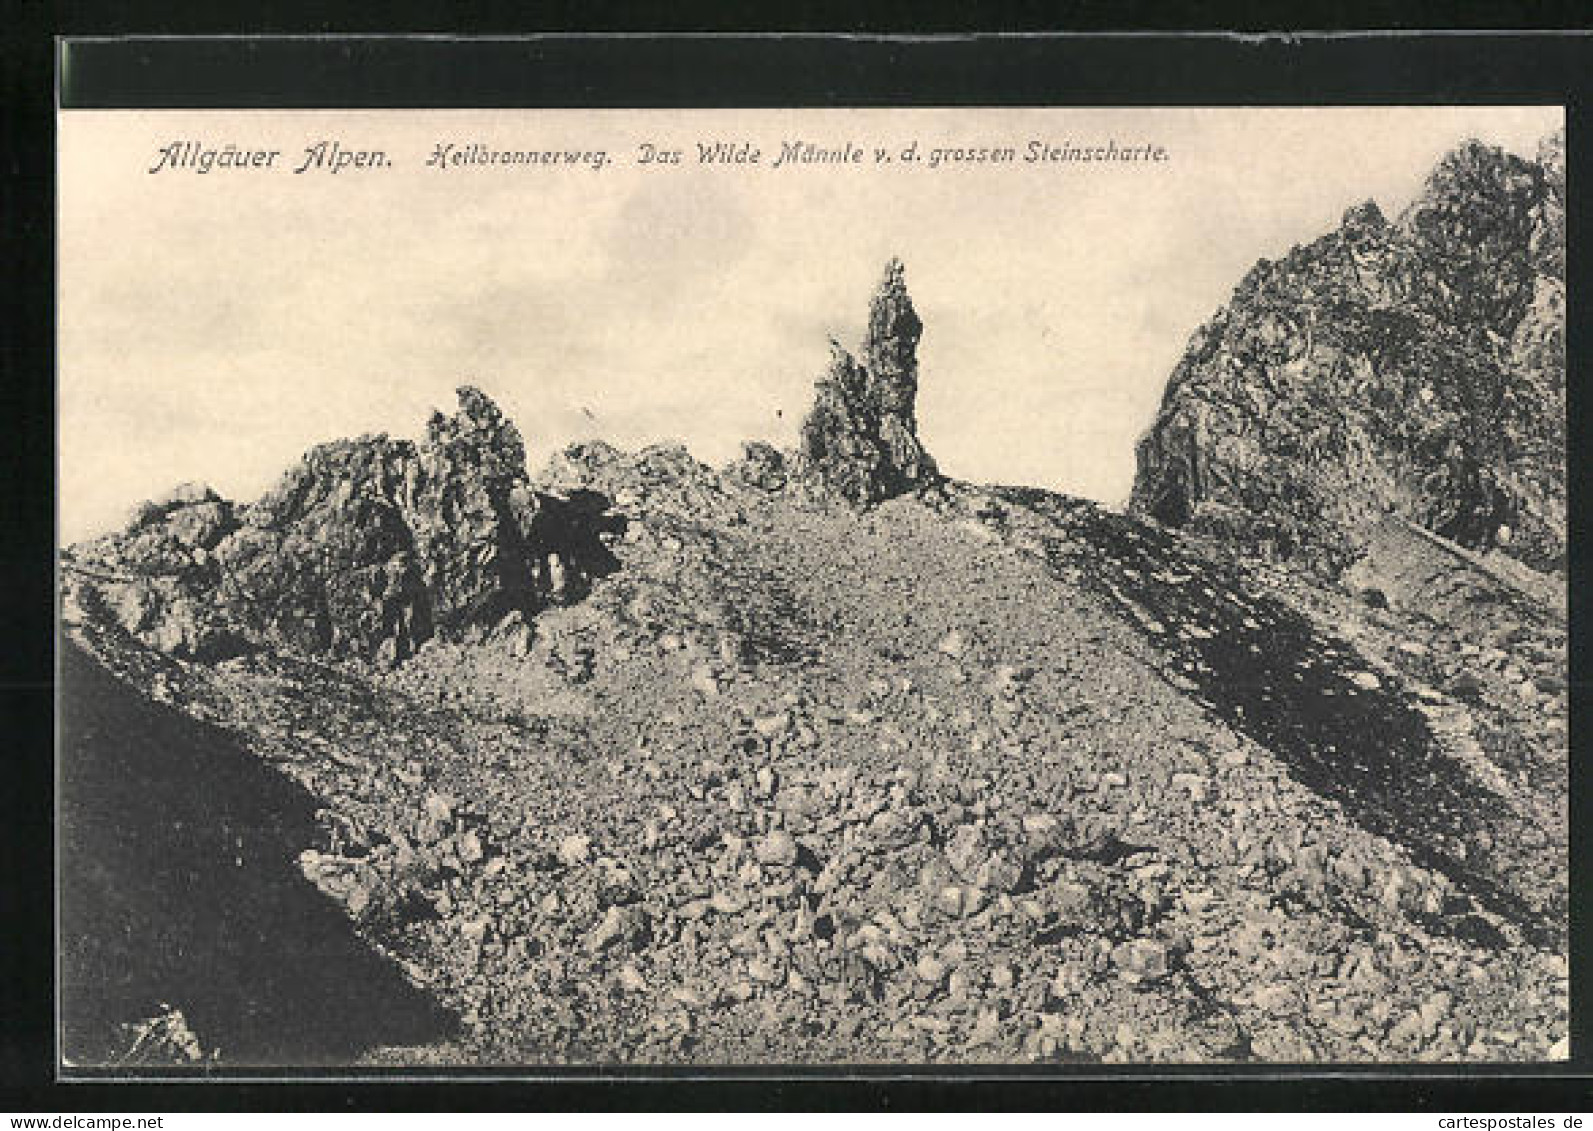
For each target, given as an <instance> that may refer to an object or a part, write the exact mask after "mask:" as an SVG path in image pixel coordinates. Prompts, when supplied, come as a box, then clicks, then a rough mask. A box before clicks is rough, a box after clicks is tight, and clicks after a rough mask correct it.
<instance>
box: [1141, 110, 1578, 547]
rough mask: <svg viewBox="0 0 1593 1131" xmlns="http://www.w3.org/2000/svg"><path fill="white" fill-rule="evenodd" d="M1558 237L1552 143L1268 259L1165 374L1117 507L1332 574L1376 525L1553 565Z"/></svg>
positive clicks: (1560, 537)
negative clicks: (1127, 500)
mask: <svg viewBox="0 0 1593 1131" xmlns="http://www.w3.org/2000/svg"><path fill="white" fill-rule="evenodd" d="M1564 241H1565V158H1564V148H1563V138H1562V137H1561V136H1560V135H1556V136H1554V137H1551V138H1549V139H1547V140H1545V142H1544V143H1543V145H1542V146H1541V147H1540V152H1539V153H1538V156H1537V159H1536V160H1535V161H1525V160H1522V159H1520V158H1518V157H1515V156H1513V155H1511V154H1508V153H1505V152H1503V151H1501V150H1499V149H1496V148H1492V147H1488V146H1484V145H1481V144H1478V143H1475V142H1473V143H1470V144H1468V145H1466V146H1464V147H1463V148H1461V149H1459V150H1456V151H1455V152H1453V153H1451V154H1449V155H1448V156H1447V157H1446V158H1445V159H1444V160H1443V161H1442V162H1441V163H1440V165H1439V166H1438V168H1437V169H1436V170H1435V171H1434V172H1433V174H1432V175H1431V177H1430V178H1429V179H1428V181H1427V184H1426V186H1425V188H1424V189H1423V191H1422V193H1421V195H1420V196H1419V197H1418V199H1417V200H1416V201H1415V202H1414V203H1413V204H1412V205H1411V206H1410V207H1409V208H1408V209H1407V210H1406V211H1405V212H1404V214H1403V215H1402V216H1400V217H1399V219H1398V220H1397V221H1396V222H1394V223H1389V222H1387V221H1386V220H1385V219H1384V217H1383V215H1382V213H1381V211H1380V210H1379V209H1378V207H1377V205H1376V204H1374V203H1371V202H1367V203H1366V204H1363V205H1360V206H1357V207H1355V208H1352V209H1350V210H1349V211H1348V212H1347V213H1346V214H1345V216H1344V220H1343V223H1342V224H1341V226H1340V227H1339V229H1338V230H1337V231H1335V232H1333V233H1331V234H1329V235H1327V236H1324V237H1322V238H1321V239H1319V240H1317V241H1315V242H1314V243H1311V244H1308V245H1305V246H1303V247H1297V248H1295V249H1294V250H1293V251H1291V252H1290V253H1289V254H1288V255H1287V256H1285V257H1284V258H1283V259H1282V260H1280V261H1278V262H1275V263H1274V262H1269V261H1266V260H1263V261H1261V262H1260V263H1258V264H1257V265H1256V266H1255V268H1254V269H1253V270H1252V271H1251V272H1250V273H1249V274H1248V275H1247V276H1246V277H1245V279H1244V280H1243V281H1242V282H1241V283H1240V284H1239V286H1238V288H1237V289H1236V290H1235V291H1234V294H1233V297H1232V298H1231V300H1230V301H1229V303H1228V305H1227V307H1226V308H1224V309H1223V310H1220V311H1218V313H1217V314H1216V315H1215V316H1214V317H1213V318H1212V319H1211V320H1210V321H1209V322H1208V323H1207V324H1206V325H1205V326H1203V327H1201V328H1200V329H1199V330H1198V331H1197V332H1196V333H1195V335H1194V336H1193V338H1192V339H1191V340H1190V343H1189V346H1188V349H1187V351H1186V352H1185V354H1184V357H1183V360H1182V361H1181V362H1180V363H1179V364H1178V367H1177V368H1176V370H1175V371H1174V373H1173V375H1172V378H1171V380H1170V381H1169V383H1168V387H1167V392H1166V395H1165V397H1164V399H1163V402H1162V406H1161V409H1160V411H1159V413H1158V414H1157V417H1156V420H1155V422H1154V423H1153V424H1152V425H1151V427H1150V429H1149V431H1148V432H1147V433H1146V434H1145V436H1144V437H1143V439H1142V440H1141V441H1140V445H1139V449H1138V474H1137V477H1136V480H1135V484H1134V491H1133V496H1132V501H1131V504H1130V505H1131V510H1132V512H1133V513H1135V514H1139V515H1144V516H1148V517H1151V518H1154V519H1156V520H1158V521H1160V522H1163V523H1166V524H1168V525H1172V526H1180V527H1188V528H1190V529H1194V530H1198V531H1203V532H1207V533H1212V534H1216V535H1219V536H1222V537H1226V538H1230V539H1233V540H1235V541H1237V542H1238V543H1239V544H1241V545H1243V546H1246V547H1248V548H1252V549H1256V550H1260V551H1262V552H1264V553H1270V554H1273V555H1277V556H1281V557H1291V558H1296V559H1303V560H1306V561H1310V562H1313V563H1315V564H1318V565H1320V566H1323V567H1325V568H1327V569H1329V570H1336V569H1338V568H1341V567H1343V566H1344V565H1345V564H1347V563H1348V562H1349V561H1351V560H1353V559H1354V558H1355V557H1356V556H1357V555H1358V554H1359V553H1360V552H1361V550H1362V549H1363V547H1364V532H1365V531H1367V530H1368V529H1369V528H1370V527H1371V526H1372V525H1374V524H1375V523H1376V522H1377V521H1378V520H1381V519H1382V518H1383V517H1384V516H1394V517H1396V518H1400V519H1408V520H1410V521H1412V522H1414V523H1416V524H1418V525H1420V526H1421V527H1423V528H1425V529H1427V530H1429V531H1432V532H1433V533H1436V534H1439V535H1441V536H1443V537H1444V538H1446V539H1449V540H1451V541H1453V542H1456V543H1458V544H1460V545H1461V546H1464V547H1468V548H1472V549H1489V548H1496V549H1498V550H1499V551H1501V552H1503V553H1505V554H1508V555H1510V556H1512V557H1514V558H1516V559H1517V560H1519V561H1522V562H1525V563H1527V564H1528V565H1531V566H1533V567H1534V568H1536V569H1540V570H1558V569H1562V568H1563V566H1564V560H1565V464H1564V460H1565V342H1564V324H1565V248H1564Z"/></svg>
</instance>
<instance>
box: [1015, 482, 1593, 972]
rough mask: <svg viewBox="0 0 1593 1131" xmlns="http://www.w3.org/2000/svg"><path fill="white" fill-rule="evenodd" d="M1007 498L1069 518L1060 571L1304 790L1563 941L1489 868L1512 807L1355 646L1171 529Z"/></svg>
mask: <svg viewBox="0 0 1593 1131" xmlns="http://www.w3.org/2000/svg"><path fill="white" fill-rule="evenodd" d="M999 494H1000V495H1001V496H1002V497H1004V498H1006V499H1009V500H1011V501H1012V502H1014V503H1018V504H1019V505H1022V506H1025V507H1027V508H1029V509H1031V510H1033V511H1035V512H1037V513H1040V514H1043V515H1047V516H1048V517H1052V518H1055V519H1057V520H1058V521H1059V522H1060V523H1061V524H1062V525H1063V526H1064V527H1065V529H1066V531H1067V533H1069V534H1071V535H1072V536H1073V537H1072V540H1069V541H1066V542H1063V541H1061V540H1059V541H1058V542H1057V543H1055V544H1054V545H1052V544H1048V547H1047V549H1048V553H1049V554H1050V555H1051V557H1052V560H1053V564H1055V565H1061V564H1063V562H1064V561H1066V562H1067V563H1069V564H1071V565H1074V566H1076V567H1083V569H1084V571H1085V575H1086V580H1087V581H1088V583H1090V584H1092V585H1095V586H1097V587H1098V588H1099V589H1101V590H1102V591H1104V592H1105V593H1106V594H1107V595H1108V596H1110V598H1111V599H1112V600H1113V601H1114V602H1115V603H1116V604H1117V605H1118V607H1119V608H1121V609H1123V610H1124V611H1125V612H1126V613H1127V614H1128V619H1129V620H1130V621H1131V622H1132V623H1134V624H1136V625H1137V626H1138V627H1139V629H1140V631H1141V632H1142V633H1143V634H1144V636H1145V637H1146V639H1147V640H1149V641H1150V642H1151V643H1152V644H1154V645H1155V646H1156V647H1157V648H1158V649H1160V650H1161V651H1163V652H1164V653H1165V654H1166V655H1167V656H1168V658H1169V661H1170V666H1171V667H1172V669H1173V670H1174V671H1176V672H1178V673H1179V674H1180V675H1181V677H1182V679H1184V680H1187V681H1188V683H1187V684H1186V686H1189V687H1192V688H1193V690H1192V691H1191V694H1192V695H1193V696H1194V697H1196V698H1197V699H1200V700H1203V701H1204V702H1206V703H1207V704H1208V705H1209V706H1210V709H1211V710H1212V711H1213V712H1214V713H1216V714H1217V715H1218V716H1219V717H1221V718H1222V719H1223V720H1224V722H1226V723H1227V724H1228V725H1229V726H1231V727H1233V728H1234V729H1235V730H1237V731H1240V732H1241V733H1243V734H1245V735H1247V736H1248V737H1250V738H1252V739H1253V740H1255V741H1256V742H1259V743H1260V744H1262V745H1263V746H1266V747H1267V748H1268V749H1269V750H1272V751H1273V752H1274V753H1275V754H1277V755H1278V756H1279V757H1280V758H1282V759H1283V761H1284V762H1285V763H1286V764H1287V765H1288V766H1289V768H1290V770H1291V771H1292V772H1293V774H1294V776H1295V778H1296V779H1297V780H1298V781H1300V782H1301V783H1302V784H1303V785H1305V786H1307V787H1309V788H1311V789H1313V790H1315V791H1316V792H1317V793H1319V794H1321V795H1322V796H1324V797H1329V798H1333V799H1335V800H1337V801H1338V802H1339V803H1340V804H1341V805H1342V806H1343V807H1344V809H1345V812H1346V813H1347V814H1348V815H1349V816H1350V818H1351V819H1352V820H1354V821H1355V822H1356V823H1357V824H1359V825H1360V826H1361V827H1363V828H1365V829H1367V830H1368V831H1370V832H1372V833H1375V834H1377V835H1379V836H1384V837H1387V838H1388V839H1390V840H1392V841H1395V842H1397V843H1399V844H1401V845H1403V846H1404V847H1405V848H1406V849H1407V850H1408V851H1409V852H1410V853H1411V856H1412V858H1413V859H1414V860H1415V861H1416V862H1417V863H1418V864H1420V865H1422V866H1423V867H1426V868H1430V869H1432V870H1434V871H1437V872H1441V873H1442V874H1444V875H1445V876H1447V877H1448V878H1449V879H1450V880H1451V881H1452V882H1453V883H1454V884H1455V885H1456V887H1457V888H1458V889H1459V890H1460V891H1462V892H1465V893H1466V894H1468V895H1470V896H1471V897H1472V898H1474V899H1475V900H1476V901H1477V902H1478V903H1479V904H1481V905H1482V906H1483V907H1485V908H1487V909H1488V910H1489V911H1491V912H1493V913H1495V914H1497V915H1500V916H1502V917H1504V918H1505V919H1507V920H1509V921H1510V922H1511V923H1513V924H1515V925H1516V926H1517V927H1519V928H1520V929H1521V930H1522V932H1523V933H1524V935H1525V936H1526V937H1527V938H1528V939H1529V940H1530V941H1532V942H1533V943H1534V944H1535V945H1545V946H1546V945H1556V943H1555V940H1556V939H1557V938H1559V937H1563V933H1564V929H1565V928H1564V924H1563V923H1561V924H1557V925H1556V924H1553V923H1551V922H1549V921H1547V917H1546V916H1545V915H1544V913H1543V912H1541V911H1539V910H1537V909H1535V908H1533V907H1532V906H1530V905H1529V904H1528V903H1527V902H1526V901H1524V900H1523V899H1521V898H1520V897H1519V896H1518V895H1516V894H1515V893H1514V892H1512V891H1511V890H1510V889H1509V888H1508V887H1507V886H1506V885H1505V883H1503V882H1502V881H1501V873H1502V872H1504V871H1507V870H1508V869H1507V866H1504V865H1503V863H1502V861H1501V860H1499V859H1498V858H1495V859H1494V860H1493V861H1492V865H1493V866H1492V867H1489V866H1488V865H1489V860H1488V857H1489V855H1490V854H1489V853H1488V852H1486V851H1485V850H1484V849H1483V848H1482V847H1481V846H1480V845H1479V840H1478V834H1479V832H1483V831H1487V832H1489V833H1490V834H1491V835H1492V837H1493V840H1494V842H1495V843H1499V844H1509V843H1511V839H1512V833H1511V831H1510V830H1509V828H1508V826H1506V825H1504V823H1503V820H1502V818H1503V816H1504V814H1505V813H1506V807H1505V805H1504V803H1503V801H1502V800H1501V799H1500V798H1499V797H1498V796H1497V795H1496V794H1494V793H1493V792H1491V791H1490V790H1488V789H1487V788H1486V787H1484V786H1483V785H1482V783H1480V782H1478V781H1477V780H1476V778H1475V777H1473V776H1472V775H1470V774H1468V773H1467V772H1466V771H1465V770H1464V768H1463V767H1462V766H1460V765H1459V764H1458V763H1456V762H1455V761H1454V760H1453V759H1452V758H1450V757H1448V756H1447V755H1446V754H1445V753H1444V752H1443V750H1442V748H1441V747H1440V746H1439V745H1438V743H1437V741H1436V740H1435V739H1434V738H1433V735H1432V733H1431V731H1430V730H1429V729H1428V726H1427V721H1426V719H1425V718H1424V717H1423V716H1422V715H1421V714H1420V713H1419V712H1417V711H1415V710H1413V709H1411V708H1410V707H1409V706H1408V705H1407V704H1406V703H1405V702H1404V700H1403V699H1402V698H1401V697H1400V696H1399V695H1398V694H1397V693H1394V692H1392V691H1390V690H1388V689H1386V688H1383V687H1380V686H1379V687H1372V686H1369V681H1368V685H1367V686H1363V685H1362V684H1359V683H1357V682H1355V681H1354V680H1352V678H1351V676H1352V675H1353V674H1355V673H1357V672H1362V673H1364V672H1366V671H1367V668H1366V666H1365V662H1364V661H1363V660H1361V659H1360V658H1359V657H1358V656H1357V654H1356V653H1355V651H1354V649H1353V648H1351V647H1350V646H1349V645H1348V644H1345V643H1343V642H1341V641H1338V640H1335V639H1333V638H1330V637H1325V636H1323V635H1321V634H1319V633H1317V632H1316V631H1315V630H1314V628H1313V626H1312V625H1311V623H1310V621H1308V620H1307V619H1306V618H1305V617H1303V616H1301V615H1300V614H1298V613H1296V612H1294V611H1293V610H1292V609H1290V608H1288V607H1287V606H1286V605H1284V604H1282V603H1281V602H1279V601H1277V600H1275V599H1272V598H1269V597H1266V596H1264V595H1261V594H1258V593H1257V592H1256V586H1255V584H1254V583H1253V582H1250V581H1248V580H1247V579H1246V578H1245V576H1244V575H1243V573H1242V572H1241V571H1240V570H1239V569H1238V568H1237V567H1235V566H1231V565H1225V564H1222V563H1218V562H1213V561H1210V560H1208V559H1206V558H1204V557H1202V558H1196V557H1195V556H1193V555H1191V554H1188V553H1186V552H1184V551H1182V550H1181V549H1180V548H1179V547H1178V546H1177V544H1176V542H1175V541H1174V539H1173V538H1172V537H1171V536H1170V535H1169V534H1168V533H1166V532H1165V531H1162V530H1158V529H1156V528H1154V527H1147V526H1144V525H1141V524H1138V523H1135V522H1133V521H1131V520H1129V519H1126V518H1123V517H1121V516H1116V515H1111V514H1107V513H1104V512H1102V511H1099V510H1097V509H1096V508H1094V507H1088V506H1079V505H1076V504H1074V505H1069V503H1068V501H1067V500H1065V499H1062V498H1059V497H1057V496H1054V495H1051V494H1049V493H1047V492H1043V491H1033V490H1027V489H1005V490H1002V491H1001V492H999ZM1451 918H1452V917H1450V916H1441V917H1437V918H1435V920H1434V922H1433V923H1432V924H1431V926H1432V929H1434V930H1443V929H1449V930H1450V931H1451V932H1453V933H1458V934H1462V935H1465V936H1466V937H1468V938H1469V939H1470V940H1471V941H1474V942H1490V941H1491V942H1493V943H1495V944H1502V943H1503V940H1502V939H1498V938H1496V937H1495V938H1489V935H1490V928H1489V927H1488V925H1487V924H1486V922H1485V921H1483V920H1479V919H1476V917H1474V916H1473V917H1466V916H1459V917H1454V919H1455V921H1454V922H1452V923H1451V922H1450V919H1451ZM1446 924H1448V926H1447V928H1446ZM1494 934H1495V935H1496V932H1494Z"/></svg>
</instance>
